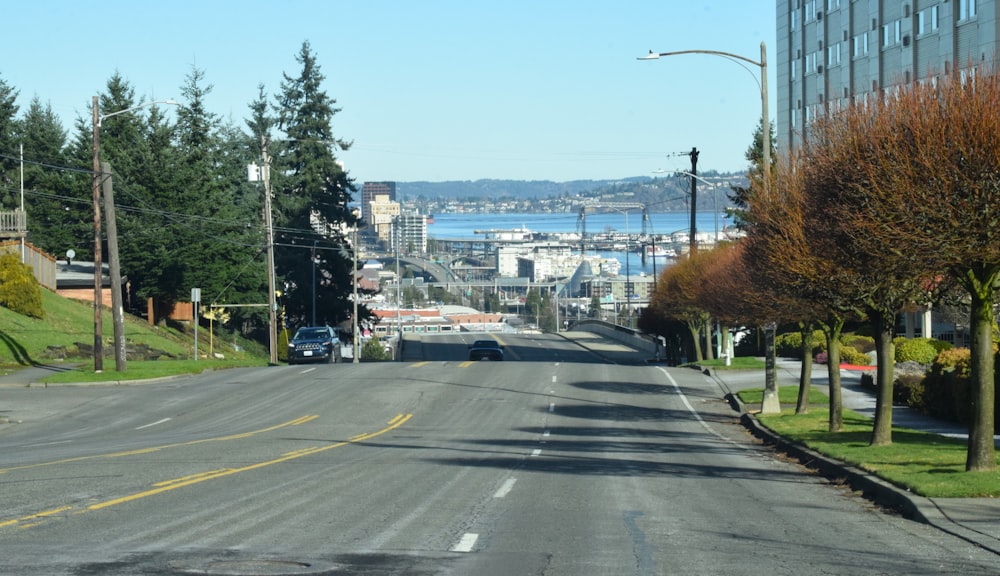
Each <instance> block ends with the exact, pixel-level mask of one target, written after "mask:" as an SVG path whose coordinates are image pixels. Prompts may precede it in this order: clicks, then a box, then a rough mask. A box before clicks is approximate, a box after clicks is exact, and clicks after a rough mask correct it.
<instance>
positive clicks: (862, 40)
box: [851, 32, 868, 58]
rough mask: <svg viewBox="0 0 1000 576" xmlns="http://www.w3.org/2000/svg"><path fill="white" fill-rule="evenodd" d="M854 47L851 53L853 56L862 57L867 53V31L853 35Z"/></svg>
mask: <svg viewBox="0 0 1000 576" xmlns="http://www.w3.org/2000/svg"><path fill="white" fill-rule="evenodd" d="M853 40H854V48H853V52H852V54H851V56H852V57H854V58H864V57H865V56H867V55H868V33H867V32H865V33H862V34H858V35H857V36H855V37H854V39H853Z"/></svg>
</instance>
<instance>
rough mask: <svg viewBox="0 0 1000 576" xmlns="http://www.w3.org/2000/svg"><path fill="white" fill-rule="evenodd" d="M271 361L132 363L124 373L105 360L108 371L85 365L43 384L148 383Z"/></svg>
mask: <svg viewBox="0 0 1000 576" xmlns="http://www.w3.org/2000/svg"><path fill="white" fill-rule="evenodd" d="M267 362H268V359H267V358H244V359H239V358H237V359H222V360H218V359H213V360H207V359H201V360H190V359H188V360H131V361H129V362H127V363H126V365H125V371H124V372H116V371H115V370H114V367H115V361H114V359H110V360H109V359H105V361H104V371H103V372H100V373H97V372H94V369H93V368H94V367H93V365H92V364H88V365H87V366H82V367H80V368H79V369H77V370H69V371H66V372H57V373H55V374H53V375H52V376H48V377H46V378H45V379H44V380H43V381H44V382H47V383H50V384H61V383H68V382H81V383H87V382H122V381H128V380H147V379H151V378H163V377H167V376H178V375H184V374H200V373H201V372H205V371H206V370H224V369H226V368H247V367H256V366H267Z"/></svg>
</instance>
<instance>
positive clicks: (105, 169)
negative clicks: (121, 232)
mask: <svg viewBox="0 0 1000 576" xmlns="http://www.w3.org/2000/svg"><path fill="white" fill-rule="evenodd" d="M101 174H103V175H104V181H103V182H102V184H101V189H102V190H103V192H104V213H105V215H107V217H108V223H107V228H108V267H109V268H111V318H112V320H113V321H114V326H115V328H114V332H115V370H116V371H118V372H124V371H125V310H124V307H123V305H122V273H121V266H120V264H119V261H118V221H117V219H116V218H115V193H114V187H113V186H112V184H111V165H110V164H108V163H107V162H101Z"/></svg>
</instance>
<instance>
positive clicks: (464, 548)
mask: <svg viewBox="0 0 1000 576" xmlns="http://www.w3.org/2000/svg"><path fill="white" fill-rule="evenodd" d="M476 540H479V534H472V533H471V532H470V533H467V534H465V535H464V536H462V539H461V540H459V541H458V543H457V544H455V545H454V546H452V547H451V551H452V552H472V548H473V547H474V546H475V545H476Z"/></svg>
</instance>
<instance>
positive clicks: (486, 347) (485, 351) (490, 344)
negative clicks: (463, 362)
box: [469, 340, 503, 362]
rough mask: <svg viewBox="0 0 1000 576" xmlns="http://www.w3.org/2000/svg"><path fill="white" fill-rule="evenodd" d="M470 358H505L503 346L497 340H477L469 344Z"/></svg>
mask: <svg viewBox="0 0 1000 576" xmlns="http://www.w3.org/2000/svg"><path fill="white" fill-rule="evenodd" d="M469 360H493V361H494V362H499V361H501V360H503V346H501V345H500V343H499V342H497V341H496V340H476V341H475V342H473V343H472V345H471V346H469Z"/></svg>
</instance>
